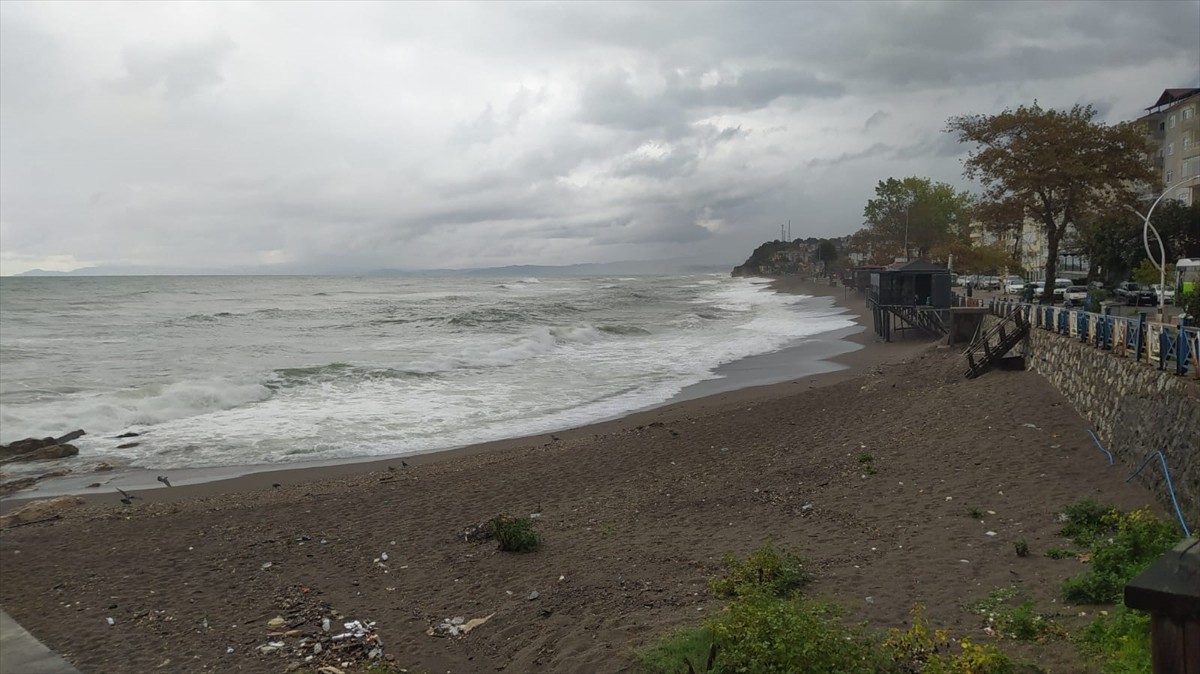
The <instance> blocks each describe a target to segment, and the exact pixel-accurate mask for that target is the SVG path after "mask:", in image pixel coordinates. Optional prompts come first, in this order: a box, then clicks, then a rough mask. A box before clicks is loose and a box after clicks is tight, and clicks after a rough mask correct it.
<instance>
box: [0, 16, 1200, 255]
mask: <svg viewBox="0 0 1200 674" xmlns="http://www.w3.org/2000/svg"><path fill="white" fill-rule="evenodd" d="M1198 26H1200V3H1198V2H1194V1H1188V2H1134V3H1129V4H1122V3H1118V2H1066V1H1055V2H1004V3H996V4H987V3H983V2H952V3H934V2H887V3H871V2H837V3H827V4H826V3H818V2H799V3H794V4H787V3H783V2H771V3H766V4H752V3H746V2H737V3H732V4H716V3H704V4H684V3H674V2H672V3H663V4H649V3H633V4H617V3H612V2H599V3H595V4H585V3H579V2H569V3H564V4H505V3H482V4H448V3H438V4H416V3H408V2H404V3H383V2H378V3H365V4H354V3H350V2H338V3H330V4H320V3H297V4H290V5H289V4H283V3H278V2H264V3H202V4H185V3H179V2H165V3H144V2H137V3H128V4H125V3H115V4H102V3H98V2H97V3H92V2H86V3H85V2H75V3H53V2H36V3H23V2H14V1H5V2H2V3H0V273H4V274H12V273H18V272H21V271H24V270H27V269H30V268H34V267H40V268H43V269H52V270H70V269H74V268H78V267H87V266H93V265H121V266H125V265H149V266H158V267H172V268H218V267H243V268H244V267H248V266H260V265H261V266H263V267H264V268H269V269H275V270H279V271H315V272H329V271H351V272H352V271H356V270H357V271H366V270H370V269H376V268H381V267H389V268H459V267H484V266H499V265H507V264H572V263H578V262H606V261H614V260H637V259H660V258H689V259H695V260H703V261H711V262H720V263H728V264H730V265H732V264H734V263H737V262H740V261H742V260H743V259H745V258H746V256H747V255H748V254H749V252H750V250H751V249H753V248H754V246H756V245H758V244H759V243H761V242H763V241H765V240H769V239H773V238H776V237H778V235H779V224H780V223H781V222H784V221H785V220H787V219H788V218H790V219H791V220H792V233H793V236H794V237H805V236H836V235H843V234H849V233H851V232H853V231H854V230H856V229H858V228H859V227H860V226H861V224H862V209H863V205H864V204H865V202H866V200H867V199H868V198H869V197H870V196H871V195H872V192H873V189H874V186H875V184H876V182H877V181H879V180H881V179H885V178H887V177H889V176H897V177H902V176H907V175H923V176H929V177H932V178H934V179H936V180H944V181H949V182H952V183H955V184H958V185H961V186H964V187H966V186H968V184H967V183H965V182H963V181H962V179H961V177H960V175H961V160H962V157H963V153H964V151H965V149H966V148H964V147H961V146H959V145H958V144H957V143H955V141H954V140H953V138H952V137H951V136H950V135H949V134H946V133H945V132H944V131H943V129H944V127H945V122H946V119H947V118H948V117H950V116H952V115H957V114H963V113H995V112H999V111H1000V110H1002V109H1003V108H1004V107H1006V106H1015V105H1019V104H1022V103H1031V102H1032V101H1033V100H1034V99H1037V101H1038V102H1039V103H1041V104H1042V105H1043V106H1048V107H1057V108H1060V107H1067V106H1070V105H1073V104H1075V103H1090V104H1092V105H1094V106H1096V107H1097V109H1099V110H1100V111H1101V116H1102V118H1103V120H1104V121H1107V122H1117V121H1121V120H1125V119H1132V118H1135V117H1137V116H1139V115H1140V114H1143V112H1142V110H1143V108H1145V107H1147V106H1149V105H1151V104H1152V103H1154V101H1155V99H1157V98H1158V96H1159V94H1160V93H1161V92H1162V90H1163V89H1164V88H1168V87H1182V86H1200V28H1198Z"/></svg>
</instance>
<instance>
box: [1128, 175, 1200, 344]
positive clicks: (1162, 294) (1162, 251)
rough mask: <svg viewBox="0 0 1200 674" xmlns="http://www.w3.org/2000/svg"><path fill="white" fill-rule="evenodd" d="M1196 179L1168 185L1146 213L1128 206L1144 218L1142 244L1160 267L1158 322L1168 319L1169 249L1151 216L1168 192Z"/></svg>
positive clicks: (1152, 260) (1147, 255) (1191, 178)
mask: <svg viewBox="0 0 1200 674" xmlns="http://www.w3.org/2000/svg"><path fill="white" fill-rule="evenodd" d="M1194 180H1200V175H1194V176H1192V177H1190V178H1184V179H1183V180H1180V181H1179V182H1177V183H1175V184H1174V185H1171V186H1169V187H1167V189H1165V190H1163V193H1162V194H1160V195H1158V198H1157V199H1155V200H1154V203H1152V204H1150V210H1148V211H1146V214H1145V215H1142V214H1141V213H1138V211H1137V209H1136V208H1134V207H1133V206H1127V208H1129V210H1131V211H1133V212H1134V213H1136V214H1137V215H1138V216H1140V217H1141V218H1142V245H1143V246H1145V248H1146V257H1148V258H1150V262H1151V263H1152V264H1153V265H1154V266H1155V267H1157V268H1158V293H1157V294H1158V322H1159V323H1163V322H1165V321H1166V299H1167V250H1166V248H1164V247H1163V240H1162V237H1161V236H1159V235H1158V230H1157V229H1155V228H1154V225H1152V224H1150V216H1151V215H1153V214H1154V208H1155V207H1156V206H1158V202H1160V201H1162V200H1163V199H1164V198H1165V197H1166V196H1167V195H1168V194H1170V193H1171V192H1172V191H1174V190H1175V189H1176V188H1177V187H1181V186H1182V185H1183V184H1184V183H1190V182H1192V181H1194ZM1150 232H1154V238H1155V239H1158V262H1155V261H1154V253H1152V252H1150Z"/></svg>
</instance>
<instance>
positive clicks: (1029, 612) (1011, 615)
mask: <svg viewBox="0 0 1200 674" xmlns="http://www.w3.org/2000/svg"><path fill="white" fill-rule="evenodd" d="M1018 594H1019V592H1018V590H1017V588H1015V587H1003V588H1000V589H998V590H992V591H991V592H989V593H988V596H987V598H986V599H983V600H981V601H978V602H976V603H975V604H973V605H971V606H969V607H968V610H970V611H971V612H972V613H977V614H979V615H981V616H983V617H984V618H985V619H986V620H987V623H988V627H990V628H991V629H992V630H993V631H994V632H995V633H996V636H999V637H1001V638H1009V639H1016V640H1018V641H1039V642H1044V641H1050V640H1052V639H1060V638H1062V637H1065V636H1066V631H1065V630H1063V628H1062V627H1060V626H1059V625H1058V623H1056V622H1054V621H1053V620H1052V619H1051V618H1050V617H1049V616H1047V615H1043V614H1041V613H1038V612H1037V611H1036V610H1035V609H1034V605H1033V602H1032V601H1025V602H1023V603H1021V604H1018V605H1016V606H1011V605H1009V603H1008V602H1009V600H1011V599H1015V598H1016V597H1017V596H1018Z"/></svg>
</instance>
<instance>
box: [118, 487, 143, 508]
mask: <svg viewBox="0 0 1200 674" xmlns="http://www.w3.org/2000/svg"><path fill="white" fill-rule="evenodd" d="M113 489H116V490H117V491H119V492H121V503H124V504H125V505H133V499H135V498H141V496H131V495H130V494H129V492H127V491H125V490H124V489H121V488H120V487H113Z"/></svg>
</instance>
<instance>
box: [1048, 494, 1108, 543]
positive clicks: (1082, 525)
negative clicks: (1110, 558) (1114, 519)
mask: <svg viewBox="0 0 1200 674" xmlns="http://www.w3.org/2000/svg"><path fill="white" fill-rule="evenodd" d="M1115 512H1116V508H1114V507H1112V506H1106V505H1101V504H1100V503H1097V502H1096V501H1095V500H1094V499H1090V498H1085V499H1083V500H1082V501H1079V502H1077V503H1072V504H1071V505H1069V506H1067V507H1066V508H1063V512H1062V517H1063V518H1064V519H1065V520H1066V525H1065V526H1063V528H1062V529H1060V530H1059V532H1058V535H1059V536H1064V537H1066V538H1069V539H1071V540H1072V541H1074V542H1075V544H1076V545H1091V544H1092V542H1093V541H1095V540H1096V539H1098V538H1100V537H1101V536H1103V535H1104V534H1106V533H1108V532H1109V531H1110V530H1111V526H1110V525H1108V524H1105V521H1104V518H1105V517H1106V516H1108V515H1111V514H1113V513H1115Z"/></svg>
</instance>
